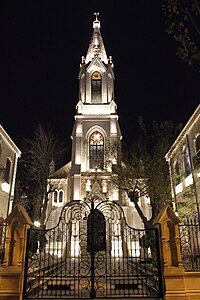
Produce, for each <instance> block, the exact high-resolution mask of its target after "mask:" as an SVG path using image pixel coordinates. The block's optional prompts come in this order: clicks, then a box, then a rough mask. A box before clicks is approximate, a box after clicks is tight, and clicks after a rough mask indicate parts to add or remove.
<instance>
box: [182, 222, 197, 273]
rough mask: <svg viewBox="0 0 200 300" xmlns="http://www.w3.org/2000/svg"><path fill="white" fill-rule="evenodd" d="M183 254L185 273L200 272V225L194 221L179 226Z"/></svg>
mask: <svg viewBox="0 0 200 300" xmlns="http://www.w3.org/2000/svg"><path fill="white" fill-rule="evenodd" d="M179 237H180V243H181V254H182V260H183V266H184V269H185V271H186V272H187V271H190V272H195V271H200V225H199V223H196V222H195V221H194V220H187V221H186V223H184V224H179Z"/></svg>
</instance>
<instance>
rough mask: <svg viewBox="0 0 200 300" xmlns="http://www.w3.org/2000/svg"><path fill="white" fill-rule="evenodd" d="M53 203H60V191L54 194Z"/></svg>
mask: <svg viewBox="0 0 200 300" xmlns="http://www.w3.org/2000/svg"><path fill="white" fill-rule="evenodd" d="M53 201H54V202H55V203H57V202H58V191H54V193H53Z"/></svg>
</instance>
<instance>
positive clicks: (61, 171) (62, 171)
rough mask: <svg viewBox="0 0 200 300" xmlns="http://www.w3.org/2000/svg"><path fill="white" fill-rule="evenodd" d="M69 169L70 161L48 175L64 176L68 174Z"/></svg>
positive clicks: (53, 177)
mask: <svg viewBox="0 0 200 300" xmlns="http://www.w3.org/2000/svg"><path fill="white" fill-rule="evenodd" d="M70 169H71V161H70V162H68V163H67V164H66V165H64V166H62V167H61V168H60V169H58V170H56V171H55V172H53V173H52V174H51V175H50V176H49V179H59V178H66V177H67V176H68V174H69V171H70Z"/></svg>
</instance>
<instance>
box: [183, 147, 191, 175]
mask: <svg viewBox="0 0 200 300" xmlns="http://www.w3.org/2000/svg"><path fill="white" fill-rule="evenodd" d="M183 155H184V165H185V175H186V176H188V175H189V174H190V173H191V163H190V155H189V149H188V147H185V149H184V153H183Z"/></svg>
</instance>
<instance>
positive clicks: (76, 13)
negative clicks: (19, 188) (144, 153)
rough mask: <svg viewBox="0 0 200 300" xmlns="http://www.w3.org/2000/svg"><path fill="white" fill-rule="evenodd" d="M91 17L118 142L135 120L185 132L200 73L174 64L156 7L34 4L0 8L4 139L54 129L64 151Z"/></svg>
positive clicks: (199, 93)
mask: <svg viewBox="0 0 200 300" xmlns="http://www.w3.org/2000/svg"><path fill="white" fill-rule="evenodd" d="M94 11H99V12H100V18H99V19H100V21H101V33H102V36H103V40H104V45H105V47H106V51H107V55H112V57H113V62H114V66H115V68H114V71H115V101H116V103H117V105H118V114H119V122H120V126H121V130H122V134H123V136H124V139H125V141H126V140H128V139H129V137H130V139H131V140H134V136H135V134H136V133H137V128H138V127H137V124H138V116H139V115H142V116H143V117H144V119H145V121H146V122H147V123H151V122H152V121H153V120H157V121H162V120H166V119H168V120H173V121H174V122H175V123H178V122H182V123H183V124H185V123H186V122H187V120H188V119H189V118H190V116H191V114H192V113H193V112H194V110H195V109H196V107H197V105H198V104H199V103H200V101H199V98H200V83H199V79H200V72H199V71H198V69H197V68H194V67H189V66H188V65H187V64H186V63H184V62H183V61H181V60H180V59H179V58H178V57H176V55H175V53H176V43H175V41H174V40H173V39H172V37H170V36H168V35H167V34H166V33H165V27H164V21H163V17H162V12H161V9H160V1H159V0H153V1H149V0H137V1H136V0H134V1H131V0H130V1H110V0H107V1H87V0H86V1H77V0H74V1H67V0H55V1H49V0H48V1H47V0H40V1H37V0H33V1H30V0H28V1H20V0H19V1H1V3H0V99H1V125H2V126H3V127H4V129H5V130H6V131H7V132H8V134H9V135H10V136H11V138H12V139H13V140H14V141H15V142H17V141H18V140H19V139H20V138H22V137H25V138H29V137H31V135H32V133H33V131H34V126H35V125H36V124H37V122H38V121H40V122H41V123H42V124H46V123H50V124H52V125H53V127H54V130H55V132H56V134H57V135H58V136H59V137H60V138H61V139H63V140H64V141H66V143H67V144H68V146H69V145H70V143H71V139H70V135H71V132H72V127H73V122H74V114H75V105H76V104H77V101H78V72H79V63H80V61H81V56H82V55H84V56H85V55H86V51H87V48H88V45H89V41H90V38H91V35H92V22H93V20H94V15H93V13H94Z"/></svg>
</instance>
